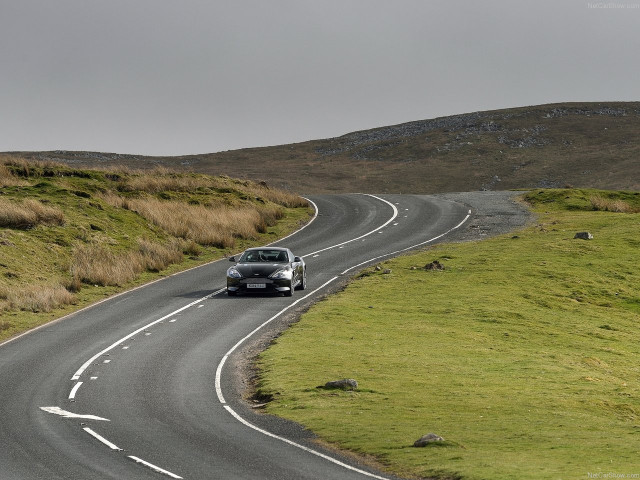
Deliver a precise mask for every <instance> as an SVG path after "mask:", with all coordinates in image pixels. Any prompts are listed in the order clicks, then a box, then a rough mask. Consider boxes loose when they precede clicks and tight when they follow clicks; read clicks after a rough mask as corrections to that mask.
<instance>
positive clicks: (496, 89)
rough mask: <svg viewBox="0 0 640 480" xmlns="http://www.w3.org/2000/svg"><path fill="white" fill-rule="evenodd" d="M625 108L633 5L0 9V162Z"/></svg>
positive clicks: (636, 75)
mask: <svg viewBox="0 0 640 480" xmlns="http://www.w3.org/2000/svg"><path fill="white" fill-rule="evenodd" d="M607 100H623V101H627V100H640V0H628V2H626V3H625V0H620V1H619V2H597V1H582V0H580V1H575V0H564V1H563V0H528V1H518V0H473V1H456V0H442V1H441V0H313V1H311V0H224V1H222V0H173V1H169V0H0V151H12V150H54V149H65V150H94V151H103V152H116V153H132V154H149V155H181V154H192V153H207V152H216V151H222V150H228V149H237V148H243V147H253V146H265V145H277V144H283V143H292V142H298V141H305V140H310V139H316V138H326V137H333V136H338V135H342V134H345V133H348V132H351V131H355V130H363V129H368V128H373V127H378V126H384V125H392V124H397V123H402V122H407V121H413V120H421V119H427V118H435V117H439V116H444V115H452V114H457V113H466V112H473V111H478V110H490V109H498V108H506V107H517V106H524V105H535V104H543V103H552V102H565V101H607Z"/></svg>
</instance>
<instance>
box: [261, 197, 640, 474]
mask: <svg viewBox="0 0 640 480" xmlns="http://www.w3.org/2000/svg"><path fill="white" fill-rule="evenodd" d="M526 199H527V200H528V201H529V202H531V203H532V205H533V208H534V209H535V210H536V212H538V214H539V224H538V225H536V226H532V227H530V228H527V229H525V230H522V231H519V232H517V234H516V235H513V234H511V235H507V236H503V237H499V238H495V239H491V240H487V241H483V242H479V243H473V244H452V245H441V246H436V247H433V248H430V249H428V250H425V251H423V252H421V253H418V254H414V255H411V256H405V257H401V258H398V259H395V260H392V261H389V262H386V263H385V266H384V269H390V270H391V273H390V274H383V273H382V272H380V271H374V270H373V269H371V270H368V271H366V272H364V273H363V274H362V275H361V276H360V277H359V278H358V279H356V280H354V281H353V282H352V283H351V284H350V285H349V287H348V288H347V289H346V290H345V291H343V292H341V293H340V294H337V295H335V296H333V297H330V298H328V299H327V300H325V301H323V302H321V303H319V304H318V305H316V306H315V307H313V308H312V309H311V310H310V311H309V312H308V313H306V314H305V315H304V316H303V318H302V319H301V321H300V322H299V323H297V324H296V325H294V326H293V327H292V328H291V329H289V330H288V331H286V332H285V333H284V334H283V335H282V336H281V337H280V338H279V339H278V340H277V342H275V344H274V345H273V346H272V347H271V348H269V349H268V350H267V351H266V352H264V353H263V354H262V356H261V358H260V360H259V363H260V367H261V372H262V373H261V384H260V392H261V393H262V394H264V395H271V396H272V397H273V401H272V402H271V403H270V404H269V405H268V407H267V408H268V412H270V413H273V414H276V415H281V416H283V417H286V418H290V419H292V420H295V421H297V422H300V423H302V424H303V425H305V426H307V427H308V428H310V429H311V430H313V431H314V432H316V433H318V434H319V435H320V436H321V437H322V438H323V439H324V440H327V441H329V442H331V443H334V444H336V445H338V446H340V447H342V448H347V449H350V450H352V451H355V452H359V453H363V454H369V455H374V456H375V457H376V458H377V459H378V460H379V461H380V462H382V464H383V465H385V466H386V467H387V468H388V469H389V471H391V472H394V473H397V474H399V475H403V476H408V477H435V478H441V479H449V478H469V479H513V478H518V479H540V478H558V479H559V478H562V479H568V478H575V479H584V478H590V477H589V475H603V474H616V475H626V474H630V475H633V474H640V418H639V416H640V366H639V364H640V362H639V360H640V328H639V321H640V293H639V292H640V272H639V271H638V261H639V259H640V240H639V238H638V232H640V215H639V214H638V213H619V212H638V211H639V210H640V208H639V207H640V194H639V193H635V194H633V193H623V192H595V191H578V190H541V191H536V192H532V193H530V194H528V195H527V196H526ZM612 210H613V211H612ZM578 231H589V232H591V233H592V234H593V236H594V238H593V240H588V241H586V240H579V239H574V238H573V237H574V234H575V233H576V232H578ZM434 260H438V261H439V262H440V263H441V264H442V265H444V267H445V270H443V271H437V270H435V271H434V270H425V269H424V268H422V267H424V265H425V264H427V263H430V262H432V261H434ZM384 269H383V271H384ZM340 378H354V379H356V380H357V381H358V382H359V388H358V389H357V390H356V391H353V392H349V391H329V390H324V389H317V388H315V387H316V386H317V385H322V384H324V383H325V382H326V381H329V380H335V379H340ZM430 432H434V433H436V434H438V435H440V436H442V437H444V439H445V442H444V443H441V444H436V446H431V447H425V448H415V447H413V446H412V444H413V442H414V441H415V440H417V439H418V438H419V437H421V436H422V435H424V434H426V433H430ZM591 478H602V477H595V476H592V477H591ZM611 478H612V477H611ZM616 478H617V477H616Z"/></svg>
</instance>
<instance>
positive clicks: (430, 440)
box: [413, 433, 444, 447]
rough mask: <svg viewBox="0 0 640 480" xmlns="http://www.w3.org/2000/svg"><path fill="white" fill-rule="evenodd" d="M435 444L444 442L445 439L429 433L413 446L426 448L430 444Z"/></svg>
mask: <svg viewBox="0 0 640 480" xmlns="http://www.w3.org/2000/svg"><path fill="white" fill-rule="evenodd" d="M435 442H444V438H442V437H441V436H439V435H436V434H435V433H427V434H426V435H423V436H422V437H420V438H419V439H418V440H416V441H415V442H413V446H414V447H426V446H427V445H429V444H430V443H435Z"/></svg>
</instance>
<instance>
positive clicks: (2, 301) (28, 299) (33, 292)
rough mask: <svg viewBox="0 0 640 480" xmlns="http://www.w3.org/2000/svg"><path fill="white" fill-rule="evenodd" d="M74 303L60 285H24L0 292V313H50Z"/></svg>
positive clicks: (69, 294) (73, 299)
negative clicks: (18, 311) (8, 311)
mask: <svg viewBox="0 0 640 480" xmlns="http://www.w3.org/2000/svg"><path fill="white" fill-rule="evenodd" d="M74 302H75V296H74V295H73V294H72V293H71V292H69V291H68V290H67V289H66V288H65V287H63V286H62V285H54V286H50V285H26V286H22V287H7V288H5V289H3V290H2V291H0V311H2V310H4V311H7V310H25V311H29V312H51V311H52V310H54V309H56V308H59V307H63V306H65V305H70V304H72V303H74Z"/></svg>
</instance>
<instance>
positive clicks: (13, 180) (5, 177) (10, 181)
mask: <svg viewBox="0 0 640 480" xmlns="http://www.w3.org/2000/svg"><path fill="white" fill-rule="evenodd" d="M28 184H29V182H27V181H25V180H22V179H21V178H18V177H16V176H15V175H14V174H13V173H12V172H11V170H9V168H7V166H6V165H5V164H3V163H0V187H23V186H25V185H28Z"/></svg>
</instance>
